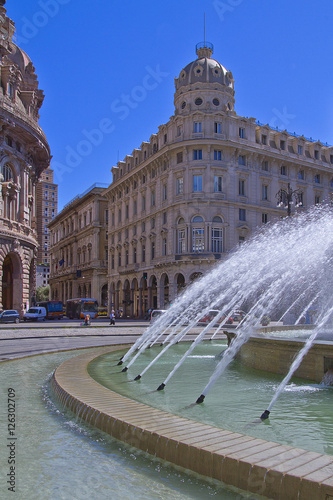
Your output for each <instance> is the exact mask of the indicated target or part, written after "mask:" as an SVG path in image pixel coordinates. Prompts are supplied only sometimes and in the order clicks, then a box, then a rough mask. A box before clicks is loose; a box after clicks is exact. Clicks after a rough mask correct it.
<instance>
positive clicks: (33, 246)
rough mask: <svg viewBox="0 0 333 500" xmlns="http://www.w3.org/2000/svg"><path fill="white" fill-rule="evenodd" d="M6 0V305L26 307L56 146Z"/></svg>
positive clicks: (1, 216) (0, 88)
mask: <svg viewBox="0 0 333 500" xmlns="http://www.w3.org/2000/svg"><path fill="white" fill-rule="evenodd" d="M4 4H5V0H1V1H0V32H1V37H0V70H1V84H0V169H1V183H0V189H1V191H0V276H1V283H0V308H1V309H16V310H17V311H18V312H19V313H20V314H23V311H24V308H25V307H26V305H27V304H28V303H30V301H31V298H32V297H33V296H34V294H35V280H36V256H37V233H36V185H37V182H38V179H39V177H40V175H41V172H42V171H43V170H44V169H46V168H48V167H49V164H50V159H51V156H50V148H49V145H48V143H47V140H46V137H45V134H44V133H43V131H42V129H41V128H40V126H39V125H38V119H39V109H40V107H41V105H42V103H43V99H44V94H43V91H42V90H40V89H39V88H38V81H37V75H36V73H35V68H34V66H33V64H32V62H31V60H30V59H29V57H28V56H27V54H26V53H25V52H24V51H23V50H22V49H20V48H19V47H18V46H17V45H16V44H15V43H13V41H12V37H13V34H14V23H13V21H12V20H11V19H9V18H8V17H7V16H6V9H5V7H4Z"/></svg>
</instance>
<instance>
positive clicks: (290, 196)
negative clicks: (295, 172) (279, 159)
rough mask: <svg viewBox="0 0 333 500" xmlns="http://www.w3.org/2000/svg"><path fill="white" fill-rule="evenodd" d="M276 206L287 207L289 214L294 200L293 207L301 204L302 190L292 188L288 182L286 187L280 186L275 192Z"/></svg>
mask: <svg viewBox="0 0 333 500" xmlns="http://www.w3.org/2000/svg"><path fill="white" fill-rule="evenodd" d="M276 199H277V206H278V207H284V208H286V209H287V215H288V216H290V215H291V205H293V203H294V202H295V207H297V208H298V207H302V206H303V191H301V190H300V189H292V188H291V187H290V184H289V183H288V187H287V189H283V188H281V189H280V190H279V191H278V192H277V193H276Z"/></svg>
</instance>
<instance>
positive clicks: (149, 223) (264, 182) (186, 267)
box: [104, 42, 333, 316]
mask: <svg viewBox="0 0 333 500" xmlns="http://www.w3.org/2000/svg"><path fill="white" fill-rule="evenodd" d="M196 53H197V59H196V60H195V61H193V62H191V63H190V64H188V65H187V66H186V67H185V68H184V69H182V70H181V72H180V74H179V77H178V78H176V79H175V87H176V91H175V95H174V105H175V112H174V115H173V116H172V117H171V118H170V120H169V121H168V123H166V124H164V125H161V126H160V127H159V131H158V133H157V134H153V135H152V136H151V138H150V141H149V142H143V143H142V144H141V147H140V148H139V149H134V150H133V152H132V154H129V155H127V156H126V157H125V158H124V160H123V161H120V162H118V164H117V166H115V167H113V168H112V174H113V181H112V184H111V185H110V186H109V188H107V189H106V191H105V193H104V194H105V196H106V197H107V199H108V203H109V227H108V250H109V257H108V286H109V290H108V292H109V307H114V308H117V309H124V311H125V314H126V315H128V316H142V315H143V314H144V313H145V311H146V310H147V309H148V308H150V307H152V308H164V307H166V306H167V305H168V304H169V303H170V302H171V301H172V300H174V298H175V297H176V295H177V294H179V293H180V292H181V290H182V289H183V288H184V287H185V286H186V285H188V284H189V283H190V282H191V281H193V280H194V279H196V278H197V277H198V276H200V275H201V274H203V273H205V272H207V271H208V270H209V269H210V268H211V267H212V266H214V265H216V264H217V263H218V262H219V261H221V260H222V259H224V258H226V256H227V255H228V253H229V252H230V251H232V250H233V249H234V248H235V247H236V246H237V245H239V244H241V243H242V242H243V241H245V240H246V239H247V238H248V237H249V236H250V235H251V233H253V231H254V230H256V229H257V228H258V227H260V226H261V225H262V224H266V223H267V222H270V221H273V220H275V219H277V218H280V217H282V216H284V215H285V214H286V210H285V209H284V208H281V207H280V208H277V203H276V195H277V193H278V192H279V191H280V190H281V189H282V190H285V191H287V190H288V185H290V187H291V188H292V189H293V190H299V191H298V193H299V197H298V201H299V202H300V207H299V208H297V210H304V209H306V208H307V207H309V206H310V205H312V204H315V203H321V202H322V201H324V200H328V199H330V198H331V197H332V193H333V149H332V147H329V146H328V145H324V144H322V143H321V142H319V141H317V142H314V141H311V140H309V139H306V138H305V137H303V136H296V135H292V134H290V133H288V132H287V131H281V130H278V129H273V128H271V127H269V126H268V125H261V124H259V122H258V121H256V120H255V118H244V117H242V116H239V115H237V113H236V112H235V91H234V79H233V75H232V73H231V71H228V70H227V69H226V68H224V67H223V66H222V65H221V64H220V63H219V62H218V61H216V60H215V59H213V58H212V53H213V46H212V45H211V44H209V43H207V42H205V43H200V44H198V45H197V47H196Z"/></svg>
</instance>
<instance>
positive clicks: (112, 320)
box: [110, 309, 116, 325]
mask: <svg viewBox="0 0 333 500" xmlns="http://www.w3.org/2000/svg"><path fill="white" fill-rule="evenodd" d="M115 324H116V315H115V313H114V310H113V309H112V311H111V314H110V325H115Z"/></svg>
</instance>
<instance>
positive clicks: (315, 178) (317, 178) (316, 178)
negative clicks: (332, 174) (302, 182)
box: [314, 174, 320, 184]
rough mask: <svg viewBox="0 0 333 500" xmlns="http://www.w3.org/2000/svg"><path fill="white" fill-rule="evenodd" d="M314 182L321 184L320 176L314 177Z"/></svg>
mask: <svg viewBox="0 0 333 500" xmlns="http://www.w3.org/2000/svg"><path fill="white" fill-rule="evenodd" d="M314 181H315V183H316V184H320V174H316V175H315V176H314Z"/></svg>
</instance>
